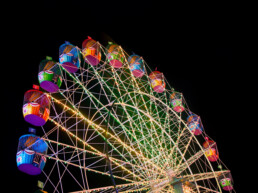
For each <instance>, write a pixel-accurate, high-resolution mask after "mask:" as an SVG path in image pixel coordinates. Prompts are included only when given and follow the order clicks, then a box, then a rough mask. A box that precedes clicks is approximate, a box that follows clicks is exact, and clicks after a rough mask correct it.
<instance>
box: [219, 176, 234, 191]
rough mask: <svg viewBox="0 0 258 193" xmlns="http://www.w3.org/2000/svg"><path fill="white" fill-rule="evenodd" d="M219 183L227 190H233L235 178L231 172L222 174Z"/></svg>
mask: <svg viewBox="0 0 258 193" xmlns="http://www.w3.org/2000/svg"><path fill="white" fill-rule="evenodd" d="M219 183H220V186H221V187H222V189H223V190H225V191H230V190H233V178H232V176H231V173H230V172H229V173H226V174H223V175H221V176H220V177H219Z"/></svg>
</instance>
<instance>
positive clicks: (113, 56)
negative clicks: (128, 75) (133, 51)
mask: <svg viewBox="0 0 258 193" xmlns="http://www.w3.org/2000/svg"><path fill="white" fill-rule="evenodd" d="M107 59H108V62H109V64H110V65H111V66H113V67H114V68H121V67H122V66H123V62H124V60H125V59H124V56H123V53H122V49H121V47H120V46H119V45H117V44H113V43H112V42H109V45H108V46H107Z"/></svg>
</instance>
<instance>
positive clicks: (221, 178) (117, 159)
mask: <svg viewBox="0 0 258 193" xmlns="http://www.w3.org/2000/svg"><path fill="white" fill-rule="evenodd" d="M38 79H39V86H40V87H41V88H39V86H34V88H33V89H31V90H29V91H27V92H26V93H25V95H24V105H23V116H24V119H25V121H27V122H29V123H30V124H32V125H33V126H35V128H36V127H37V130H42V132H43V135H42V136H37V135H36V134H35V133H29V134H26V135H23V136H21V137H20V139H19V146H18V151H17V156H16V159H17V166H18V169H19V170H20V171H22V172H25V173H27V174H29V175H38V176H39V178H40V179H41V180H42V181H43V187H42V188H43V189H44V190H45V191H48V192H74V193H75V192H77V193H91V192H103V193H104V192H152V193H154V192H155V193H157V192H171V193H172V192H174V193H188V192H189V193H190V192H223V191H224V190H225V191H229V192H235V191H234V189H233V179H232V176H231V174H230V170H228V169H227V167H226V166H225V164H224V163H223V162H222V161H221V160H220V158H219V151H218V148H217V144H216V142H215V141H214V140H212V139H211V138H210V137H208V135H207V134H206V133H205V130H204V126H203V124H202V122H201V118H200V116H198V115H197V114H195V113H194V112H192V111H191V110H190V109H189V107H188V105H187V103H186V101H185V99H184V97H183V94H182V93H180V92H178V91H175V90H174V89H173V88H172V87H171V86H170V85H169V83H168V82H167V80H166V79H165V77H164V75H163V73H161V72H159V71H157V70H155V71H153V70H151V68H150V67H149V66H148V65H147V63H146V62H145V61H144V59H143V58H142V57H141V56H138V55H136V54H133V55H129V54H127V53H126V52H125V50H123V49H122V47H121V46H119V45H117V44H115V43H112V42H110V43H109V44H108V46H107V47H104V46H102V45H101V44H100V43H99V42H97V41H95V40H93V39H92V38H90V37H88V38H87V39H86V40H85V41H83V43H82V48H81V49H80V48H78V47H77V46H74V45H72V44H71V43H69V42H65V43H64V44H63V45H61V46H60V48H59V62H55V61H54V60H52V58H50V57H47V58H46V59H45V60H43V61H41V62H40V65H39V73H38Z"/></svg>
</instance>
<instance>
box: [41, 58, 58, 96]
mask: <svg viewBox="0 0 258 193" xmlns="http://www.w3.org/2000/svg"><path fill="white" fill-rule="evenodd" d="M38 79H39V84H40V87H41V88H43V89H44V90H46V91H48V92H50V93H53V92H57V91H58V90H59V88H60V86H61V84H62V77H61V70H60V67H59V66H58V63H56V62H55V61H53V60H52V58H51V57H46V59H45V60H42V61H41V62H40V64H39V74H38Z"/></svg>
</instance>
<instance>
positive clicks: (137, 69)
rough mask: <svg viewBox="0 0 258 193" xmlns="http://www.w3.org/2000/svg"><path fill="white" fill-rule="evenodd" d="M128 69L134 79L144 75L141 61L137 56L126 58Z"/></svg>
mask: <svg viewBox="0 0 258 193" xmlns="http://www.w3.org/2000/svg"><path fill="white" fill-rule="evenodd" d="M128 63H129V68H130V70H131V71H132V73H133V75H134V76H135V77H142V76H143V75H144V67H143V59H142V57H140V56H138V55H135V54H133V55H131V56H129V58H128Z"/></svg>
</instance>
